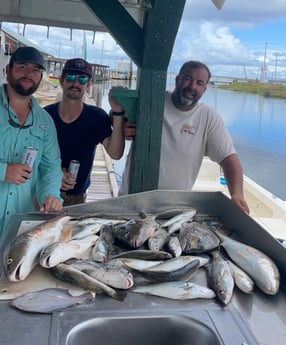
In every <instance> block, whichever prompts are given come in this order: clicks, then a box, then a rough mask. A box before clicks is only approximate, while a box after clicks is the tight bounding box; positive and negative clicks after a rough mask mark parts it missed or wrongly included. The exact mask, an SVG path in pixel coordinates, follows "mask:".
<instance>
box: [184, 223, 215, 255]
mask: <svg viewBox="0 0 286 345" xmlns="http://www.w3.org/2000/svg"><path fill="white" fill-rule="evenodd" d="M179 240H180V243H181V246H182V250H183V253H185V254H192V253H196V254H200V253H204V252H207V251H210V250H213V249H215V248H217V247H218V246H219V244H220V240H219V238H218V237H217V236H216V235H215V234H214V233H213V231H212V230H210V229H209V227H208V226H207V225H206V224H204V223H202V224H201V223H198V222H191V223H183V224H182V226H181V229H180V233H179Z"/></svg>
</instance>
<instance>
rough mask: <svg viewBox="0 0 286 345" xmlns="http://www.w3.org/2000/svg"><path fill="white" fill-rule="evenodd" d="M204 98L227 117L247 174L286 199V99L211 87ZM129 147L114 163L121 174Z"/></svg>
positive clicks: (105, 94)
mask: <svg viewBox="0 0 286 345" xmlns="http://www.w3.org/2000/svg"><path fill="white" fill-rule="evenodd" d="M120 85H123V84H122V81H121V84H120ZM171 89H172V87H171ZM106 96H107V91H104V96H103V104H102V106H103V108H104V109H106V110H107V111H109V105H108V100H107V97H106ZM201 101H202V102H204V103H206V104H208V105H210V106H212V107H214V108H215V109H216V110H217V111H218V112H219V113H220V114H221V116H222V118H223V119H224V121H225V123H226V126H227V127H228V129H229V131H230V133H231V136H232V138H233V140H234V144H235V148H236V150H237V153H238V155H239V158H240V161H241V164H242V167H243V171H244V174H245V175H247V176H248V177H250V178H251V179H253V180H254V181H255V182H257V183H258V184H260V185H261V186H263V187H264V188H266V189H267V190H269V191H270V192H271V193H273V194H274V195H276V196H278V197H279V198H281V199H283V200H286V183H285V176H286V139H285V133H286V113H285V112H286V100H283V99H275V98H265V97H263V96H259V95H252V94H247V93H239V92H232V91H227V90H221V89H218V88H212V87H210V88H209V89H208V90H207V91H206V93H205V94H204V95H203V97H202V99H201ZM128 149H129V142H128V143H127V148H126V151H125V153H124V156H123V158H122V159H121V160H120V161H115V162H114V167H115V170H116V171H117V172H118V174H119V175H121V173H122V170H123V167H124V163H125V158H126V154H127V152H128Z"/></svg>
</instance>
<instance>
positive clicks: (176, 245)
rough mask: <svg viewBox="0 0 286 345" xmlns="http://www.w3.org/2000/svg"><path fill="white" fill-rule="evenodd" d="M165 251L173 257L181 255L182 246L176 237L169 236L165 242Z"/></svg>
mask: <svg viewBox="0 0 286 345" xmlns="http://www.w3.org/2000/svg"><path fill="white" fill-rule="evenodd" d="M166 248H167V250H168V251H169V252H170V253H171V254H172V255H173V256H175V257H179V256H180V255H182V252H183V250H182V246H181V243H180V240H179V237H178V236H171V237H169V238H168V239H167V242H166Z"/></svg>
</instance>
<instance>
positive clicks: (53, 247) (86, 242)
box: [40, 235, 98, 268]
mask: <svg viewBox="0 0 286 345" xmlns="http://www.w3.org/2000/svg"><path fill="white" fill-rule="evenodd" d="M97 240H98V236H97V235H90V236H87V237H84V238H81V239H78V240H70V241H67V242H54V243H52V244H50V245H49V246H47V247H45V248H43V249H42V251H41V253H40V265H41V266H43V267H46V268H49V267H54V266H56V265H57V264H59V263H61V262H64V261H67V260H69V259H72V258H80V256H81V255H82V254H83V253H84V252H86V251H87V250H88V249H89V248H90V247H92V246H93V245H95V243H96V242H97Z"/></svg>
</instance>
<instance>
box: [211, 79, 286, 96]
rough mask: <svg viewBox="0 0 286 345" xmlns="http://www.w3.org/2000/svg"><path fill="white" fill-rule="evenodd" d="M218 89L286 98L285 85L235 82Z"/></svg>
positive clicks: (220, 86) (219, 86)
mask: <svg viewBox="0 0 286 345" xmlns="http://www.w3.org/2000/svg"><path fill="white" fill-rule="evenodd" d="M217 87H218V88H220V89H224V90H230V91H236V92H247V93H253V94H259V95H261V96H264V97H275V98H286V85H283V84H276V83H260V82H258V81H251V82H247V83H242V82H233V83H232V84H229V85H217Z"/></svg>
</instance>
